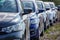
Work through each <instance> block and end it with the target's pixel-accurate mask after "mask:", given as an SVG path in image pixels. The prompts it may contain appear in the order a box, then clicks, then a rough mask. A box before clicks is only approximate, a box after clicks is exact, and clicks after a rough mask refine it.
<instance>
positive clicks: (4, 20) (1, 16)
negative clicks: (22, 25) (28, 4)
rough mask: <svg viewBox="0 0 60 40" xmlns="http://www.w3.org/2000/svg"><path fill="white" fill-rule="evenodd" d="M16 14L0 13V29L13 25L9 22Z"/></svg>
mask: <svg viewBox="0 0 60 40" xmlns="http://www.w3.org/2000/svg"><path fill="white" fill-rule="evenodd" d="M17 14H18V13H1V12H0V27H4V26H8V25H13V24H15V23H11V21H12V20H13V19H14V18H15V17H16V16H17Z"/></svg>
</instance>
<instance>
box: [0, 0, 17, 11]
mask: <svg viewBox="0 0 60 40" xmlns="http://www.w3.org/2000/svg"><path fill="white" fill-rule="evenodd" d="M0 12H18V10H17V5H16V1H15V0H0Z"/></svg>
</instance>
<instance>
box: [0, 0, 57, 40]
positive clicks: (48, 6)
mask: <svg viewBox="0 0 60 40" xmlns="http://www.w3.org/2000/svg"><path fill="white" fill-rule="evenodd" d="M56 21H57V7H56V6H55V4H54V2H43V1H39V0H0V40H8V39H9V40H34V39H35V38H36V39H37V40H39V39H40V36H41V35H43V33H44V30H46V29H47V28H48V27H49V26H50V25H53V23H55V22H56Z"/></svg>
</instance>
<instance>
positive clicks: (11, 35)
mask: <svg viewBox="0 0 60 40" xmlns="http://www.w3.org/2000/svg"><path fill="white" fill-rule="evenodd" d="M21 38H22V31H18V32H13V33H9V34H2V35H1V34H0V40H5V39H8V40H9V39H21Z"/></svg>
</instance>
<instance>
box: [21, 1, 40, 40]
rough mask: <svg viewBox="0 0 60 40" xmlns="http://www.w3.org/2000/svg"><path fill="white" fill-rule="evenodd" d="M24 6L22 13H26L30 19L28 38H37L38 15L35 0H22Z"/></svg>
mask: <svg viewBox="0 0 60 40" xmlns="http://www.w3.org/2000/svg"><path fill="white" fill-rule="evenodd" d="M22 3H23V6H24V13H25V14H27V13H29V14H28V16H29V20H30V23H29V24H30V25H29V26H30V27H29V28H30V39H31V40H32V39H34V38H36V39H38V40H39V37H40V35H39V17H38V8H37V4H36V2H35V0H22Z"/></svg>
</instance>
